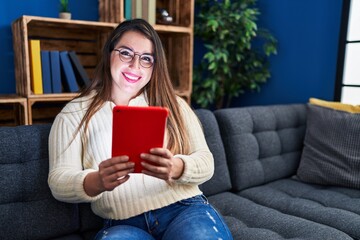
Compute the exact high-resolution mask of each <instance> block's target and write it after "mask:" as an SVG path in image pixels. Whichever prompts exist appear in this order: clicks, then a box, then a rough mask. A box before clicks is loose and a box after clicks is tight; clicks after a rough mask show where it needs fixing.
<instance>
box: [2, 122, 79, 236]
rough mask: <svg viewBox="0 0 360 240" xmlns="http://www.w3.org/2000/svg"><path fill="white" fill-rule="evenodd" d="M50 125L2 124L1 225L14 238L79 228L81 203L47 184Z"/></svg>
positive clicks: (3, 233) (49, 234)
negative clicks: (55, 193) (68, 200)
mask: <svg viewBox="0 0 360 240" xmlns="http://www.w3.org/2000/svg"><path fill="white" fill-rule="evenodd" d="M49 131H50V125H32V126H19V127H1V128H0V186H1V189H0V192H1V194H0V212H1V214H0V225H1V230H2V234H1V235H2V236H3V237H4V236H8V237H10V236H11V239H50V238H55V237H58V236H64V235H66V234H70V233H72V232H75V231H76V230H77V229H78V228H79V217H78V207H77V205H73V204H66V203H62V202H59V201H56V200H55V199H54V198H53V197H52V195H51V192H50V189H49V187H48V184H47V177H48V171H49V160H48V144H47V142H48V135H49Z"/></svg>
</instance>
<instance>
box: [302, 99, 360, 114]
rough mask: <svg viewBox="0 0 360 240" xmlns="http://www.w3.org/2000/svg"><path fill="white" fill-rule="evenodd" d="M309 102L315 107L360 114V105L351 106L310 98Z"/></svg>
mask: <svg viewBox="0 0 360 240" xmlns="http://www.w3.org/2000/svg"><path fill="white" fill-rule="evenodd" d="M309 102H310V103H311V104H314V105H318V106H323V107H328V108H332V109H335V110H340V111H345V112H350V113H360V105H351V104H345V103H340V102H329V101H324V100H321V99H317V98H310V100H309Z"/></svg>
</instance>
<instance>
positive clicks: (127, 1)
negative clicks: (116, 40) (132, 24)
mask: <svg viewBox="0 0 360 240" xmlns="http://www.w3.org/2000/svg"><path fill="white" fill-rule="evenodd" d="M131 8H132V0H124V17H125V19H126V20H129V19H131V18H132V16H131Z"/></svg>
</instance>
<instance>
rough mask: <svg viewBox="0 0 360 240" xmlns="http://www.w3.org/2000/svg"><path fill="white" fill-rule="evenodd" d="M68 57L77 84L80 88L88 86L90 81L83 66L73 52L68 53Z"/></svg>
mask: <svg viewBox="0 0 360 240" xmlns="http://www.w3.org/2000/svg"><path fill="white" fill-rule="evenodd" d="M69 57H70V60H71V64H72V66H73V69H74V72H75V76H76V80H77V83H78V85H79V86H80V87H84V86H86V87H87V86H89V85H90V79H89V77H88V75H87V73H86V71H85V68H84V66H83V65H82V64H81V62H80V60H79V58H78V57H77V55H76V53H75V51H69Z"/></svg>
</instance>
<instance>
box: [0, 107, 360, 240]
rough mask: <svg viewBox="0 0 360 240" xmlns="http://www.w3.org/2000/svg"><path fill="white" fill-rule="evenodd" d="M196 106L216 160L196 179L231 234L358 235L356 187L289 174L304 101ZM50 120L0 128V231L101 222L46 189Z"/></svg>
mask: <svg viewBox="0 0 360 240" xmlns="http://www.w3.org/2000/svg"><path fill="white" fill-rule="evenodd" d="M196 113H197V114H198V116H199V118H200V120H201V122H202V125H203V128H204V132H205V136H206V139H207V142H208V145H209V147H210V149H211V151H212V152H213V154H214V158H215V166H216V167H215V174H214V176H213V178H212V179H211V180H209V181H208V182H206V183H205V184H203V185H201V186H200V187H201V189H202V191H203V192H204V194H205V195H206V196H207V197H208V199H209V201H210V202H211V203H212V204H213V205H214V206H215V207H216V208H217V210H218V211H219V212H220V213H221V214H222V215H223V216H224V219H225V221H226V222H227V224H228V225H229V227H230V230H231V232H232V234H233V236H234V239H245V240H246V239H256V240H261V239H267V240H269V239H319V240H320V239H321V240H325V239H334V240H335V239H336V240H339V239H340V240H342V239H344V240H345V239H360V190H356V189H350V188H342V187H334V186H322V185H315V184H308V183H304V182H302V181H300V180H299V179H298V178H297V177H296V170H297V168H298V165H299V161H300V158H301V153H302V148H303V141H304V135H305V129H306V105H303V104H293V105H274V106H257V107H244V108H232V109H221V110H217V111H214V112H211V111H209V110H205V109H199V110H196ZM50 127H51V126H50V125H32V126H19V127H2V128H0V184H1V194H0V212H1V215H0V236H1V238H2V239H91V238H92V237H93V236H94V234H95V233H96V232H97V231H98V230H99V228H101V225H102V221H101V219H100V218H98V217H97V216H95V215H94V214H92V212H91V210H90V207H89V204H66V203H61V202H58V201H56V200H55V199H54V198H53V197H52V195H51V193H50V190H49V188H48V185H47V173H48V151H47V139H48V134H49V131H50ZM210 239H211V238H210Z"/></svg>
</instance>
